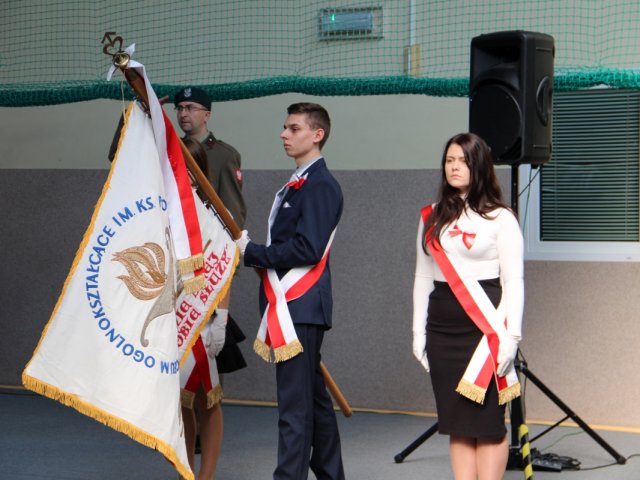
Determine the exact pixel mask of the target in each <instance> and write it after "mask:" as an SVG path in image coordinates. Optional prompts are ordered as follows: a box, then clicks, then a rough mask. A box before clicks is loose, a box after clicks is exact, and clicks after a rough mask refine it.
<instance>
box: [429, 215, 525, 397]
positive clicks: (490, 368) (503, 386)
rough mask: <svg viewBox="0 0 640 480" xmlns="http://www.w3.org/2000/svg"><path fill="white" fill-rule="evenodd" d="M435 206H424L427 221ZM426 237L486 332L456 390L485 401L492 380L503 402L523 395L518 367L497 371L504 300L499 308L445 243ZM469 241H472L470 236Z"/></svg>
mask: <svg viewBox="0 0 640 480" xmlns="http://www.w3.org/2000/svg"><path fill="white" fill-rule="evenodd" d="M432 209H433V207H432V206H431V205H429V206H427V207H425V208H423V209H422V212H421V213H422V219H423V221H424V223H425V224H426V221H427V218H428V216H429V215H430V214H431V211H432ZM454 233H455V234H457V233H458V232H454ZM460 233H464V232H460ZM426 236H427V238H426V240H427V246H428V248H429V253H430V254H431V256H432V257H433V259H434V260H435V261H436V263H437V264H438V266H439V267H440V270H441V271H442V273H443V275H444V276H445V278H446V279H447V283H448V284H449V287H450V288H451V290H452V291H453V293H454V295H455V296H456V298H457V299H458V302H459V303H460V305H461V306H462V308H463V309H464V311H465V312H466V313H467V315H469V317H470V318H471V320H472V321H473V323H475V325H476V326H477V327H478V328H479V329H480V331H481V332H482V333H483V336H482V339H481V340H480V343H479V344H478V346H477V347H476V349H475V351H474V353H473V355H472V357H471V360H470V361H469V364H468V365H467V368H466V370H465V372H464V374H463V376H462V379H460V382H459V383H458V387H457V388H456V391H457V392H458V393H459V394H460V395H462V396H464V397H466V398H469V399H470V400H473V401H474V402H477V403H483V402H484V397H485V394H486V392H487V388H488V387H489V384H490V382H491V381H492V380H495V382H496V385H497V387H498V403H499V404H500V405H502V404H505V403H507V402H510V401H511V400H513V399H514V398H516V397H518V396H520V383H519V380H518V375H517V374H516V371H515V368H514V366H513V365H512V366H511V368H510V369H509V371H508V372H507V374H506V375H505V376H504V377H500V376H498V375H497V373H496V371H497V367H498V349H499V346H500V338H501V337H506V336H507V335H508V334H507V328H506V322H507V319H506V314H505V309H504V305H503V304H502V302H501V303H500V305H498V307H497V308H496V307H495V306H494V305H493V303H492V302H491V300H490V299H489V297H488V296H487V294H486V292H485V291H484V289H483V288H482V286H481V285H480V283H479V282H478V281H477V280H475V279H468V278H464V277H462V276H460V274H459V272H461V271H463V270H462V269H461V268H459V264H460V260H459V259H458V258H457V256H456V254H455V252H448V253H447V252H445V251H444V249H443V248H442V246H440V245H438V244H436V242H435V241H434V240H433V239H432V238H431V236H430V235H429V232H427V233H426ZM469 240H470V241H472V239H471V237H469ZM466 244H467V242H465V245H466ZM467 248H469V247H468V246H467Z"/></svg>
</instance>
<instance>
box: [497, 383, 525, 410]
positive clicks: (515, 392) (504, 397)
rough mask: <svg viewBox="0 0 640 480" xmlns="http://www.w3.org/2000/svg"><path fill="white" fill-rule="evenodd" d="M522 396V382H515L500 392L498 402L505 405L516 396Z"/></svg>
mask: <svg viewBox="0 0 640 480" xmlns="http://www.w3.org/2000/svg"><path fill="white" fill-rule="evenodd" d="M519 396H520V382H518V383H514V384H513V385H510V386H509V387H507V388H505V389H504V390H502V391H501V392H500V393H499V394H498V403H499V404H500V405H504V404H505V403H509V402H510V401H511V400H513V399H514V398H518V397H519Z"/></svg>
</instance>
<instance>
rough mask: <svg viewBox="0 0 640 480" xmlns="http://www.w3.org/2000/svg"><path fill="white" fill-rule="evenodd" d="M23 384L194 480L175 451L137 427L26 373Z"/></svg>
mask: <svg viewBox="0 0 640 480" xmlns="http://www.w3.org/2000/svg"><path fill="white" fill-rule="evenodd" d="M22 383H23V385H24V386H25V388H27V389H29V390H31V391H33V392H36V393H38V394H40V395H43V396H45V397H48V398H51V399H52V400H55V401H57V402H60V403H62V404H63V405H66V406H68V407H71V408H74V409H75V410H77V411H78V412H80V413H82V414H83V415H86V416H88V417H91V418H93V419H94V420H97V421H98V422H100V423H102V424H103V425H106V426H108V427H110V428H112V429H114V430H116V431H118V432H121V433H124V434H125V435H127V436H128V437H130V438H132V439H133V440H135V441H136V442H138V443H141V444H142V445H144V446H145V447H149V448H153V449H154V450H157V451H159V452H160V453H161V454H162V455H164V456H165V457H166V458H167V460H169V461H170V462H171V463H172V464H173V466H174V467H175V469H176V470H177V471H178V473H179V474H180V475H182V477H183V478H185V479H187V480H194V476H193V472H191V469H190V468H189V466H188V465H186V466H185V465H182V464H181V463H180V461H179V460H178V456H177V455H176V452H175V450H174V449H173V448H172V447H171V446H170V445H169V444H167V443H165V442H163V441H161V440H159V439H158V438H156V437H154V436H152V435H150V434H148V433H147V432H145V431H143V430H142V429H140V428H138V427H136V426H135V425H133V424H131V423H129V422H127V421H126V420H123V419H121V418H118V417H116V416H114V415H111V414H109V413H107V412H105V411H104V410H101V409H99V408H98V407H96V406H94V405H91V404H90V403H87V402H85V401H84V400H81V399H80V398H78V397H76V396H75V395H72V394H70V393H67V392H65V391H63V390H61V389H59V388H58V387H55V386H53V385H50V384H48V383H46V382H43V381H41V380H38V379H37V378H33V377H30V376H29V375H27V374H26V373H24V372H23V374H22Z"/></svg>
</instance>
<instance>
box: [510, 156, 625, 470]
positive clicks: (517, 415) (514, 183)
mask: <svg viewBox="0 0 640 480" xmlns="http://www.w3.org/2000/svg"><path fill="white" fill-rule="evenodd" d="M519 167H520V165H519V164H514V165H511V209H512V210H513V211H514V212H515V213H516V214H517V213H518V189H519V182H518V169H519ZM519 357H522V355H521V354H520V350H518V353H517V354H516V360H515V367H516V372H519V373H522V374H523V375H524V376H525V377H526V378H527V379H529V380H531V382H532V383H533V384H534V385H535V386H536V387H538V388H539V389H540V390H541V391H542V393H544V394H545V395H546V396H547V398H549V400H551V401H552V402H553V403H555V404H556V405H557V406H558V407H559V408H560V409H561V410H562V411H563V412H564V413H565V414H566V417H564V418H563V419H562V420H560V421H558V422H556V423H555V424H554V425H552V426H550V427H549V428H547V429H546V430H544V431H543V432H542V433H540V434H538V435H536V436H535V437H533V438H531V439H530V440H529V442H530V443H531V442H533V441H534V440H536V439H537V438H540V437H541V436H543V435H545V434H546V433H548V432H550V431H551V430H552V429H554V428H555V427H557V426H558V425H560V424H561V423H562V422H564V421H565V420H566V419H568V418H571V419H572V420H573V421H574V422H576V423H577V424H578V425H579V426H580V428H582V430H584V431H585V432H586V433H587V434H588V435H589V436H590V437H591V438H593V439H594V440H595V441H596V442H597V443H598V444H599V445H600V446H601V447H602V448H604V449H605V450H606V451H607V452H608V453H609V454H611V456H612V457H613V458H614V459H615V460H616V462H617V463H619V464H620V465H622V464H624V463H626V459H625V458H624V457H623V456H622V455H620V454H619V453H618V452H616V451H615V450H614V449H613V448H612V447H611V446H610V445H609V444H608V443H607V442H605V441H604V439H603V438H602V437H601V436H600V435H598V434H597V433H596V432H595V431H594V430H593V429H592V428H591V427H589V425H587V424H586V423H585V422H584V421H583V420H582V419H581V418H580V417H579V416H578V415H576V414H575V413H574V412H573V411H572V410H571V409H570V408H569V407H568V406H567V405H566V404H565V403H564V402H563V401H562V400H560V398H558V396H557V395H556V394H554V393H553V392H552V391H551V389H550V388H549V387H547V386H546V385H545V384H544V383H542V381H541V380H540V379H539V378H538V377H536V376H535V375H534V374H533V373H532V372H531V370H529V368H528V367H527V362H526V361H524V359H523V358H519ZM524 420H525V418H524V409H523V406H522V397H518V398H516V399H514V400H512V401H511V446H510V447H509V463H508V465H507V468H521V467H522V457H521V453H520V452H521V448H522V445H521V444H520V439H519V438H518V430H519V428H520V425H522V424H524V423H525V421H524ZM532 460H533V467H534V469H535V468H536V463H538V464H539V465H538V467H539V469H541V470H542V469H545V470H554V471H556V467H557V466H556V465H546V464H545V463H548V462H543V461H541V460H540V459H536V458H535V457H534V458H533V459H532ZM541 463H542V464H541ZM560 467H561V466H560Z"/></svg>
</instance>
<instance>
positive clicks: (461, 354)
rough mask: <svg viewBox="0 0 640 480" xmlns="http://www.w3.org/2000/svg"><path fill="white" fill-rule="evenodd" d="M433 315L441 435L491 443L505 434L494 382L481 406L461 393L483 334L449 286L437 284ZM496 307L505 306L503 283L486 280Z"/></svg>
mask: <svg viewBox="0 0 640 480" xmlns="http://www.w3.org/2000/svg"><path fill="white" fill-rule="evenodd" d="M434 283H435V288H434V290H433V291H432V292H431V294H430V295H429V311H428V314H427V358H428V359H429V368H430V371H431V384H432V386H433V392H434V394H435V399H436V409H437V413H438V431H439V433H442V434H446V435H454V436H459V437H473V438H485V439H494V438H495V439H500V438H502V437H504V436H505V434H506V432H507V430H506V428H505V422H504V414H505V406H504V405H498V389H497V387H496V384H495V382H494V381H492V382H490V384H489V388H488V390H487V393H486V395H485V399H484V403H483V404H482V405H481V404H479V403H476V402H474V401H472V400H469V399H468V398H466V397H463V396H462V395H460V394H459V393H458V392H456V387H457V386H458V382H459V381H460V379H461V378H462V376H463V375H464V372H465V370H466V368H467V365H468V364H469V361H470V359H471V356H472V355H473V352H474V351H475V349H476V347H477V346H478V343H479V342H480V339H481V338H482V332H481V331H480V330H479V329H478V327H476V325H475V324H474V323H473V320H471V319H470V318H469V316H468V315H467V314H466V313H465V311H464V310H463V309H462V307H461V305H460V303H459V302H458V300H457V299H456V297H455V295H454V293H453V291H452V290H451V288H449V284H448V283H446V282H434ZM479 283H480V285H481V286H482V288H483V289H484V291H485V292H486V293H487V295H488V296H489V298H490V299H491V302H492V303H493V304H494V306H497V305H498V303H499V302H500V297H501V295H502V289H501V287H500V279H498V278H496V279H491V280H481V281H480V282H479Z"/></svg>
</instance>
